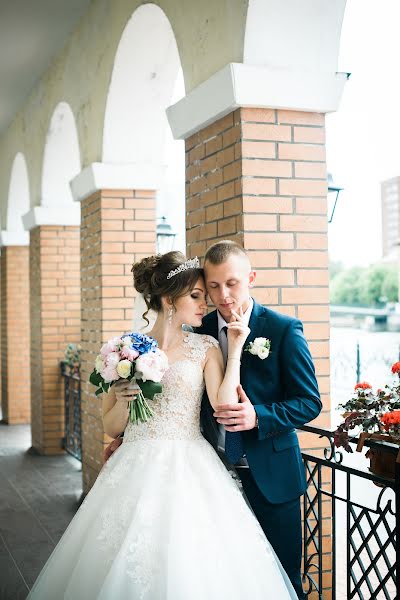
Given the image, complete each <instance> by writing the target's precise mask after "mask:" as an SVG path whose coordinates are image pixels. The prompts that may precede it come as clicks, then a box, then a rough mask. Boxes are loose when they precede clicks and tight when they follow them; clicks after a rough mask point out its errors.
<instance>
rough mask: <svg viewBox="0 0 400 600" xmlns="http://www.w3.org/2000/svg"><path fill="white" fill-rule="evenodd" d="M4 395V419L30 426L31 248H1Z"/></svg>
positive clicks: (2, 385)
mask: <svg viewBox="0 0 400 600" xmlns="http://www.w3.org/2000/svg"><path fill="white" fill-rule="evenodd" d="M0 260H1V285H0V287H1V368H2V382H1V392H2V393H1V396H2V413H3V420H4V421H6V422H7V423H8V424H9V425H15V424H17V423H29V422H30V417H31V399H30V363H29V348H30V329H29V248H28V247H27V246H7V247H3V248H2V249H1V259H0Z"/></svg>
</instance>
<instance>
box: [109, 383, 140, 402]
mask: <svg viewBox="0 0 400 600" xmlns="http://www.w3.org/2000/svg"><path fill="white" fill-rule="evenodd" d="M114 389H115V397H116V399H117V401H118V402H131V401H132V400H135V398H136V396H137V394H138V393H139V392H140V387H139V386H138V385H137V384H136V383H131V382H130V381H127V380H126V379H120V380H119V381H117V382H116V384H115V386H114Z"/></svg>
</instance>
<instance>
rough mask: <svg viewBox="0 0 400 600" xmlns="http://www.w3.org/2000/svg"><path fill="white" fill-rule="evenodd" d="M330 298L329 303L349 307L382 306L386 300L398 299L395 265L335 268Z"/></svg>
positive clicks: (394, 300)
mask: <svg viewBox="0 0 400 600" xmlns="http://www.w3.org/2000/svg"><path fill="white" fill-rule="evenodd" d="M331 272H332V271H331ZM330 297H331V302H332V304H344V305H349V306H382V305H384V304H385V303H386V302H397V300H398V273H397V268H396V266H395V265H381V264H378V265H371V266H370V267H351V268H350V269H343V270H336V274H335V275H334V276H333V277H332V278H331V284H330Z"/></svg>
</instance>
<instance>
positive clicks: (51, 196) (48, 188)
mask: <svg viewBox="0 0 400 600" xmlns="http://www.w3.org/2000/svg"><path fill="white" fill-rule="evenodd" d="M80 170H81V161H80V151H79V143H78V135H77V131H76V126H75V119H74V115H73V114H72V111H71V109H70V107H69V105H68V104H67V103H66V102H60V103H59V104H58V105H57V107H56V109H55V111H54V113H53V116H52V118H51V122H50V126H49V130H48V133H47V139H46V146H45V150H44V157H43V171H42V197H41V205H42V206H47V207H51V206H65V205H68V204H71V203H72V202H73V197H72V193H71V189H70V185H69V182H70V181H71V180H72V179H73V178H74V177H75V176H76V175H77V174H78V173H79V172H80Z"/></svg>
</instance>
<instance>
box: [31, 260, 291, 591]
mask: <svg viewBox="0 0 400 600" xmlns="http://www.w3.org/2000/svg"><path fill="white" fill-rule="evenodd" d="M197 264H198V263H196V262H195V261H186V260H185V257H184V256H183V255H182V254H181V253H180V252H169V253H167V254H164V255H157V256H151V257H148V258H144V259H143V260H142V261H140V262H138V263H136V264H134V265H133V268H132V271H133V276H134V285H135V288H136V290H137V291H138V292H139V293H141V294H143V296H144V299H145V301H146V305H147V307H148V309H152V310H153V311H155V312H156V320H155V323H154V325H153V328H152V330H151V331H150V332H149V335H150V336H152V337H154V338H155V339H156V340H157V342H158V345H159V347H160V348H161V349H162V350H163V351H164V352H165V353H166V355H167V357H168V360H169V368H168V370H167V372H166V373H165V375H164V377H163V380H162V385H163V390H162V393H160V394H157V395H156V396H155V397H154V401H153V402H152V405H151V406H152V409H153V411H154V416H153V417H152V418H151V419H150V420H149V421H148V422H147V423H139V424H132V423H130V422H128V414H129V410H128V408H127V405H128V403H129V402H130V401H134V398H135V390H134V389H132V386H130V384H129V383H128V382H126V381H125V382H122V383H117V384H116V385H115V386H113V387H111V388H110V391H109V393H108V394H104V398H103V424H104V430H105V432H106V433H107V434H108V435H110V436H111V437H117V435H118V434H119V433H120V432H121V431H123V430H124V431H125V433H124V441H123V444H122V445H121V446H120V448H119V449H118V450H116V451H115V452H114V453H113V455H112V456H111V458H110V459H109V460H108V461H107V463H106V464H105V465H104V467H103V469H102V471H101V472H100V474H99V476H98V478H97V480H96V482H95V484H94V486H93V488H92V489H91V491H90V492H89V494H88V495H87V497H86V499H85V501H84V502H83V504H82V506H81V507H80V509H79V510H78V512H77V513H76V515H75V517H74V518H73V519H72V521H71V523H70V524H69V526H68V528H67V530H66V531H65V533H64V535H63V536H62V538H61V540H60V541H59V543H58V545H57V546H56V548H55V549H54V551H53V553H52V554H51V556H50V558H49V559H48V561H47V563H46V565H45V566H44V568H43V570H42V572H41V573H40V575H39V577H38V579H37V580H36V582H35V584H34V586H33V589H32V590H31V592H30V594H29V596H28V598H29V599H30V600H61V599H65V600H67V599H68V600H80V599H81V598H85V599H86V600H91V599H98V600H114V599H118V600H122V599H125V598H127V599H128V598H129V599H132V600H225V599H229V600H246V599H247V598H251V599H252V600H267V599H270V600H276V599H278V598H279V600H285V599H296V598H297V596H296V594H295V592H294V590H293V588H292V586H291V583H290V581H289V579H288V577H287V576H286V573H285V572H284V570H283V568H282V566H281V565H280V563H279V560H278V558H277V557H276V555H275V554H274V552H273V550H272V548H271V545H270V544H269V542H268V540H267V539H266V537H265V535H264V533H263V531H262V529H261V527H260V525H259V524H258V521H257V520H256V518H255V517H254V515H253V513H252V512H251V510H250V509H249V508H248V505H247V503H246V501H245V499H244V497H243V495H242V493H241V491H240V489H239V487H238V485H237V483H236V482H235V480H234V479H233V478H232V476H231V475H230V474H229V472H228V471H227V470H226V468H225V466H224V465H223V463H222V462H221V461H220V459H219V458H218V456H217V454H216V453H215V451H214V450H213V448H212V447H211V446H210V445H209V444H208V442H207V441H206V440H205V439H204V438H203V436H202V435H201V432H200V406H201V400H202V395H203V391H204V386H206V389H207V394H208V397H209V399H210V402H211V404H212V406H213V407H214V408H216V407H217V406H218V405H219V404H221V403H224V404H226V403H227V402H236V401H238V395H237V387H238V385H239V383H240V381H239V373H240V356H241V352H242V348H243V344H244V342H245V340H246V338H247V335H248V333H249V329H248V327H247V326H246V325H245V324H244V323H243V321H242V315H240V314H236V313H235V314H234V317H235V319H234V320H233V321H232V322H231V323H229V325H228V332H227V335H228V360H227V366H226V371H225V376H224V374H223V373H224V368H223V359H222V354H221V351H220V349H219V347H218V342H217V341H216V340H214V338H212V337H210V336H207V335H200V334H195V333H189V332H186V331H184V330H183V329H182V325H183V324H186V325H191V326H192V327H198V326H200V325H201V321H202V317H203V316H204V315H205V312H206V309H207V303H206V288H205V283H204V279H203V272H202V270H201V269H199V268H197ZM145 318H146V317H145Z"/></svg>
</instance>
